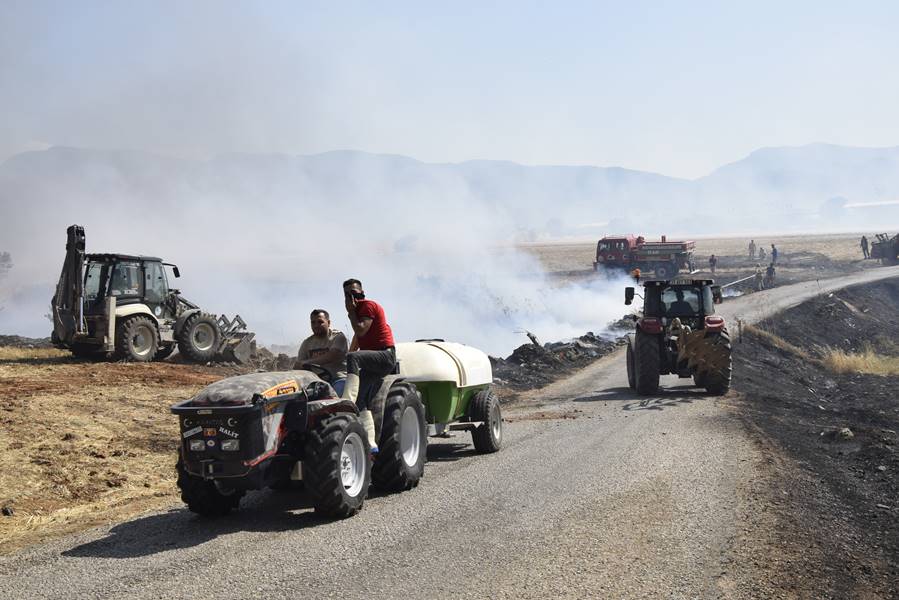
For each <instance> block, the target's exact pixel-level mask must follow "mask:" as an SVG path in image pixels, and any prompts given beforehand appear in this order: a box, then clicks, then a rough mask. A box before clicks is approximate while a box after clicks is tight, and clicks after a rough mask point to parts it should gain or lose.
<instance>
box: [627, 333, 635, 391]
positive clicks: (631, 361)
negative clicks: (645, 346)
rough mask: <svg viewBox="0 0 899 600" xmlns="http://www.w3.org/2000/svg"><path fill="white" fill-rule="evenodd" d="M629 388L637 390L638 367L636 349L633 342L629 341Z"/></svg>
mask: <svg viewBox="0 0 899 600" xmlns="http://www.w3.org/2000/svg"><path fill="white" fill-rule="evenodd" d="M627 387H629V388H631V389H632V390H635V389H637V374H636V366H635V365H634V348H633V342H630V341H628V344H627Z"/></svg>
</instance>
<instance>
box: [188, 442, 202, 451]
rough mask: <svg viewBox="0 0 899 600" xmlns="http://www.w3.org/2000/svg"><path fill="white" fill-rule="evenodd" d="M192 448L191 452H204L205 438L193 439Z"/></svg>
mask: <svg viewBox="0 0 899 600" xmlns="http://www.w3.org/2000/svg"><path fill="white" fill-rule="evenodd" d="M190 450H191V452H203V451H204V450H206V442H204V441H203V440H191V441H190Z"/></svg>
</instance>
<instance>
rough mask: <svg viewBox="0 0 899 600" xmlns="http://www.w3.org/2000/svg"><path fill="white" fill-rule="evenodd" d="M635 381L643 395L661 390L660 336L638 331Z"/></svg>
mask: <svg viewBox="0 0 899 600" xmlns="http://www.w3.org/2000/svg"><path fill="white" fill-rule="evenodd" d="M634 346H635V349H634V367H635V369H634V380H635V381H634V383H635V384H636V389H637V393H638V394H640V395H641V396H647V395H649V394H655V393H656V392H657V391H659V369H660V368H661V357H660V356H659V336H657V335H652V334H648V333H643V332H642V331H639V330H638V331H637V336H636V341H635V343H634Z"/></svg>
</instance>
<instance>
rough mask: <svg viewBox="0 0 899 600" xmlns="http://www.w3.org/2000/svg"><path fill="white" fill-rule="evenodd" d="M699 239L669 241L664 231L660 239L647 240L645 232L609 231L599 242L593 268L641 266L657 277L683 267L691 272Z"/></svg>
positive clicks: (630, 269)
mask: <svg viewBox="0 0 899 600" xmlns="http://www.w3.org/2000/svg"><path fill="white" fill-rule="evenodd" d="M695 248H696V242H693V241H686V242H669V241H668V240H667V238H666V237H665V236H664V235H663V236H662V238H661V241H659V242H647V241H646V238H644V237H643V236H642V235H640V236H633V235H630V234H628V235H607V236H606V237H604V238H602V239H601V240H599V242H598V243H597V244H596V260H595V261H594V262H593V269H594V270H595V271H598V270H599V269H600V268H603V269H624V270H626V271H632V270H633V269H635V268H639V269H640V272H641V273H646V272H649V271H653V272H654V273H655V276H656V278H658V279H670V278H671V277H673V276H674V275H676V274H677V273H679V272H681V271H686V272H688V273H689V272H692V271H693V270H694V269H693V250H694V249H695Z"/></svg>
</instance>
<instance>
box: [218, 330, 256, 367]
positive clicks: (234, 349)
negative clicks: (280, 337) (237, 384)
mask: <svg viewBox="0 0 899 600" xmlns="http://www.w3.org/2000/svg"><path fill="white" fill-rule="evenodd" d="M255 337H256V334H255V333H250V332H247V331H244V332H241V333H238V334H236V335H233V336H232V337H229V338H228V339H226V340H225V345H224V346H222V349H221V351H220V352H219V354H220V356H221V358H220V359H221V360H224V361H227V362H236V363H240V364H246V363H247V362H249V360H250V356H251V355H252V354H253V344H254V342H253V338H255Z"/></svg>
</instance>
